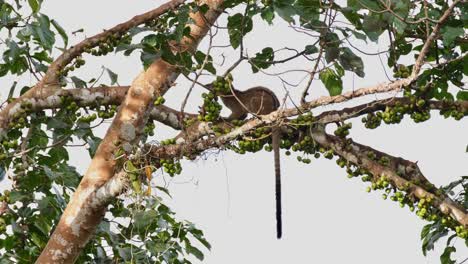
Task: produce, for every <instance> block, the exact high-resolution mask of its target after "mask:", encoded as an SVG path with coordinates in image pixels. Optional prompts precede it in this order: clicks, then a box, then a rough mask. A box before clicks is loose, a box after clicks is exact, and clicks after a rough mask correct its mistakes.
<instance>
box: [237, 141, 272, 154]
mask: <svg viewBox="0 0 468 264" xmlns="http://www.w3.org/2000/svg"><path fill="white" fill-rule="evenodd" d="M265 143H266V140H265V139H257V140H248V139H244V140H239V141H238V146H239V149H240V151H239V153H240V154H244V153H245V152H257V151H260V150H262V148H263V146H264V145H265Z"/></svg>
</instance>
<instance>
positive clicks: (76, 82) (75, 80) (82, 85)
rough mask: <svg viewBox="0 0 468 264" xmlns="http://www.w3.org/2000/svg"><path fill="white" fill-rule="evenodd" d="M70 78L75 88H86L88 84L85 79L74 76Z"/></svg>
mask: <svg viewBox="0 0 468 264" xmlns="http://www.w3.org/2000/svg"><path fill="white" fill-rule="evenodd" d="M70 79H71V80H72V82H73V84H74V85H75V87H76V88H86V87H88V84H87V83H86V82H85V81H83V80H81V79H80V78H78V77H76V76H72V77H71V78H70Z"/></svg>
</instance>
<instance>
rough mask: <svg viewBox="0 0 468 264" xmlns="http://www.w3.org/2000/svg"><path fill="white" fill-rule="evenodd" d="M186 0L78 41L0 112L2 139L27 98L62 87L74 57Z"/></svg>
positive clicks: (164, 5) (45, 95)
mask: <svg viewBox="0 0 468 264" xmlns="http://www.w3.org/2000/svg"><path fill="white" fill-rule="evenodd" d="M184 2H185V0H172V1H170V2H167V3H165V4H163V5H161V6H159V7H158V8H156V9H154V10H151V11H149V12H146V13H144V14H141V15H138V16H135V17H134V18H132V19H130V20H129V21H127V22H124V23H121V24H119V25H117V26H115V27H113V28H111V29H109V30H107V31H104V32H102V33H100V34H97V35H95V36H93V37H90V38H87V39H85V40H83V41H82V42H80V43H78V44H77V45H76V46H73V47H71V48H70V49H68V50H66V51H65V52H63V53H62V54H61V55H60V56H59V57H58V58H57V59H56V60H55V61H54V62H52V64H51V65H50V66H49V68H48V69H47V72H46V74H45V75H44V77H43V78H42V80H41V81H40V82H39V83H37V84H36V85H35V86H34V87H32V88H31V89H30V90H29V91H27V92H26V93H24V94H23V95H21V96H20V97H19V98H17V99H16V100H15V101H13V102H11V103H9V104H8V105H7V106H6V107H5V108H4V109H2V110H1V112H0V139H2V138H3V137H4V136H5V134H6V128H7V127H8V123H10V121H11V118H12V117H14V116H15V114H16V113H17V112H18V110H19V109H20V106H21V104H22V103H23V102H24V101H26V100H29V101H31V100H34V99H35V97H38V96H39V98H45V97H47V96H48V95H51V94H53V93H54V91H55V90H57V89H60V88H61V87H60V85H59V84H58V81H57V77H58V74H59V72H60V70H61V69H63V67H65V66H66V65H67V64H68V63H70V62H71V61H72V60H73V59H74V58H76V57H77V56H78V55H80V54H81V53H83V52H84V51H85V50H86V49H89V48H93V47H96V46H97V45H99V43H100V42H102V41H104V40H106V39H107V38H108V37H109V36H112V35H113V34H115V33H122V32H126V31H128V30H129V29H131V28H133V27H135V26H138V25H140V24H142V23H145V22H146V21H150V20H153V19H156V18H157V17H159V16H160V15H162V14H164V13H166V12H167V11H169V10H172V9H174V8H175V7H177V6H179V5H181V4H182V3H184Z"/></svg>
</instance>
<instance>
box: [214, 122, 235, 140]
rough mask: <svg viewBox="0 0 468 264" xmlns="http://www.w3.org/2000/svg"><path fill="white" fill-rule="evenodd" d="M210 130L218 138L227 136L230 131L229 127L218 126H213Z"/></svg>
mask: <svg viewBox="0 0 468 264" xmlns="http://www.w3.org/2000/svg"><path fill="white" fill-rule="evenodd" d="M212 130H213V131H214V132H215V136H217V137H219V136H221V135H222V134H227V133H229V132H231V129H230V128H229V127H226V128H223V127H221V126H218V125H213V127H212Z"/></svg>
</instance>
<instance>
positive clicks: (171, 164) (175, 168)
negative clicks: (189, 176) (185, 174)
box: [160, 159, 182, 177]
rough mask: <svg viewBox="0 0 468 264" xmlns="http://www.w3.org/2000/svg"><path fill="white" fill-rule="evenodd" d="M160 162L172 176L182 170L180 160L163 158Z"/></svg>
mask: <svg viewBox="0 0 468 264" xmlns="http://www.w3.org/2000/svg"><path fill="white" fill-rule="evenodd" d="M160 163H161V166H162V167H163V169H164V171H165V172H166V173H168V174H169V175H170V176H171V177H173V176H174V175H176V174H177V175H178V174H180V173H181V172H182V166H181V165H180V162H179V161H175V160H174V159H161V160H160Z"/></svg>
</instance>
